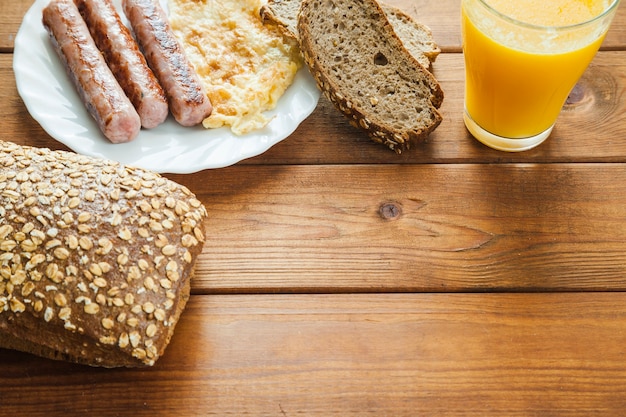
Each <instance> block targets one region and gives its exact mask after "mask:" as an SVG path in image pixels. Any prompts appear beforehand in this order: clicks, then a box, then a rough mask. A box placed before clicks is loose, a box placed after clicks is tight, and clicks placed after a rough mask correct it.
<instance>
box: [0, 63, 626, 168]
mask: <svg viewBox="0 0 626 417" xmlns="http://www.w3.org/2000/svg"><path fill="white" fill-rule="evenodd" d="M11 65H12V61H11V55H0V76H1V77H2V79H5V80H9V81H7V82H4V83H2V84H0V97H3V100H2V101H1V102H0V117H4V118H5V121H4V124H3V128H4V131H3V137H4V139H5V140H10V141H13V142H16V143H21V144H31V145H35V146H47V147H52V148H54V149H67V147H65V146H64V145H61V144H59V143H58V142H56V141H54V140H52V139H51V138H50V137H49V136H47V134H46V133H45V132H44V131H43V130H42V129H41V127H40V126H39V125H38V124H37V123H36V122H35V121H34V120H33V118H32V117H31V116H30V114H29V113H28V111H27V109H26V107H25V105H24V103H23V102H22V100H21V98H20V97H19V95H18V92H17V89H16V86H15V81H14V78H13V70H12V67H11ZM463 68H464V67H463V58H462V55H460V54H444V55H443V56H441V58H439V60H438V61H437V64H436V67H435V69H434V72H435V74H436V75H437V77H438V79H439V80H440V82H441V84H442V86H443V89H444V91H445V94H446V98H445V100H444V104H443V106H442V108H441V112H442V114H443V116H444V121H443V122H442V123H441V125H440V126H439V127H438V128H437V130H436V131H435V132H434V133H433V134H432V135H431V136H430V138H429V140H428V142H427V143H425V144H422V145H418V146H416V147H414V148H413V149H411V150H410V151H408V152H406V153H404V154H403V155H400V156H398V155H396V154H395V153H393V152H391V151H389V150H388V149H386V148H385V147H383V146H381V145H378V144H375V143H374V142H372V141H371V140H370V139H368V138H367V137H366V136H365V135H364V134H363V133H362V132H361V131H360V130H357V129H355V128H353V127H352V126H350V125H349V124H348V122H347V120H346V119H345V118H344V117H343V116H342V115H341V114H340V113H339V112H338V111H337V110H335V108H334V107H333V106H332V105H331V104H330V102H329V101H328V100H326V99H325V98H322V99H321V100H320V102H319V104H318V107H317V109H316V110H315V111H314V112H313V114H312V115H311V117H309V118H308V119H307V120H305V121H304V123H302V125H300V127H299V128H298V129H297V130H296V131H295V132H294V134H292V135H291V136H289V137H288V138H286V139H285V140H284V141H282V142H281V143H279V144H277V145H275V146H274V147H273V148H271V149H270V150H269V151H268V152H266V153H264V154H262V155H260V156H258V157H255V158H251V159H248V160H245V161H242V162H241V163H240V164H242V165H247V164H254V165H259V164H271V165H275V164H289V165H291V164H306V165H312V164H362V163H382V164H412V163H418V164H423V163H502V162H532V163H539V162H569V161H576V162H582V161H586V162H626V140H620V139H619V138H623V137H626V122H625V120H626V101H625V100H623V95H622V92H623V91H624V90H625V89H626V52H602V53H600V54H599V55H598V56H597V57H596V59H595V60H594V62H593V63H592V65H591V67H590V68H589V70H588V71H587V72H586V73H585V75H584V77H583V78H582V80H581V82H580V84H579V88H578V89H577V90H576V96H575V97H574V98H575V99H573V100H570V103H569V104H568V105H566V107H565V108H564V110H563V112H562V113H561V115H560V117H559V120H558V121H557V126H556V128H555V130H554V132H553V134H552V135H551V137H550V138H549V139H548V140H547V141H546V142H545V143H544V144H543V145H542V146H539V147H537V148H535V149H533V150H530V151H528V152H521V153H506V152H500V151H496V150H493V149H489V148H487V147H486V146H484V145H482V144H480V143H479V142H478V141H476V140H474V139H473V138H472V137H471V136H470V135H469V133H468V132H467V130H466V129H465V126H464V124H463V118H462V112H463V85H464V73H463ZM103 140H104V139H103Z"/></svg>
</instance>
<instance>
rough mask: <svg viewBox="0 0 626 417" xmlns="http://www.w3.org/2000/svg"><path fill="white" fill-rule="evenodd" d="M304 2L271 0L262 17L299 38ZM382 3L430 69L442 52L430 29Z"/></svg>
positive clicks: (405, 41) (400, 33)
mask: <svg viewBox="0 0 626 417" xmlns="http://www.w3.org/2000/svg"><path fill="white" fill-rule="evenodd" d="M301 3H302V0H268V1H267V3H266V4H265V5H263V6H262V7H261V10H260V13H261V19H262V20H263V22H265V23H273V24H275V25H277V26H278V27H279V28H280V30H281V31H282V32H283V35H284V36H286V37H288V38H291V39H297V38H298V27H297V25H298V12H299V11H300V4H301ZM380 6H381V7H382V9H383V11H384V12H385V15H386V17H387V19H388V20H389V22H390V23H391V25H392V26H393V29H394V31H395V32H396V34H397V35H398V37H399V38H400V39H401V40H402V43H403V44H404V46H405V47H406V49H408V50H409V52H410V53H411V54H413V56H414V57H415V59H417V61H418V62H419V63H420V64H422V66H424V67H425V68H427V69H429V68H430V66H431V63H432V62H435V60H436V59H437V56H438V55H439V54H440V53H441V49H440V48H439V46H438V45H437V43H436V42H435V40H434V39H433V34H432V32H431V30H430V28H429V27H428V26H426V25H423V24H421V23H419V22H417V21H416V20H415V19H413V17H411V16H410V15H408V14H406V13H405V12H404V11H402V10H400V9H398V8H397V7H394V6H390V5H387V4H383V3H380Z"/></svg>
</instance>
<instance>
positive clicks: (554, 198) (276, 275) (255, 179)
mask: <svg viewBox="0 0 626 417" xmlns="http://www.w3.org/2000/svg"><path fill="white" fill-rule="evenodd" d="M172 178H173V179H175V180H177V181H179V182H183V183H185V184H186V185H187V186H189V187H190V188H191V189H193V190H195V192H196V193H197V194H198V196H199V198H200V199H201V200H202V201H203V202H204V204H205V205H206V207H207V210H208V211H209V213H211V215H210V221H209V224H208V226H207V230H206V235H207V236H208V241H207V243H206V244H205V249H204V251H203V253H202V255H201V257H200V260H199V264H198V278H197V279H196V281H195V282H194V291H196V292H198V293H207V292H240V291H244V292H245V291H255V292H256V291H261V292H268V291H270V292H276V291H287V292H292V291H296V292H309V291H310V292H320V291H321V292H335V291H341V292H354V291H357V292H361V291H464V290H492V291H493V290H507V291H510V290H513V291H519V290H532V291H535V290H540V289H541V290H550V291H555V290H559V291H560V290H603V289H608V288H611V289H616V290H624V289H626V281H625V278H626V238H625V236H626V223H625V222H624V219H626V165H624V164H622V163H619V164H593V163H592V164H580V163H579V164H502V165H480V164H471V165H464V164H458V165H401V166H395V165H362V166H350V165H338V166H282V165H281V166H236V167H231V168H228V169H223V170H215V171H209V172H205V173H204V174H203V175H202V177H201V179H197V180H196V177H191V178H189V177H187V176H183V175H180V176H173V177H172Z"/></svg>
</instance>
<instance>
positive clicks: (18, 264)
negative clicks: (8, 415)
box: [0, 141, 206, 367]
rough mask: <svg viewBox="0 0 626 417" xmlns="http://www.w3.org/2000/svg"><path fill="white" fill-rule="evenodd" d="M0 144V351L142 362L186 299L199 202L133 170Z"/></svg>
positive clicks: (198, 235)
mask: <svg viewBox="0 0 626 417" xmlns="http://www.w3.org/2000/svg"><path fill="white" fill-rule="evenodd" d="M0 146H1V150H0V347H6V348H11V349H18V350H22V351H25V352H29V353H33V354H36V355H39V356H43V357H47V358H51V359H62V360H67V361H71V362H76V363H80V364H86V365H91V366H102V367H120V366H126V367H136V366H147V365H153V364H154V363H155V362H156V361H157V359H158V358H159V357H160V356H161V355H162V354H163V352H164V350H165V348H166V346H167V344H168V343H169V341H170V339H171V337H172V334H173V332H174V328H175V325H176V323H177V322H178V319H179V317H180V315H181V313H182V312H183V310H184V307H185V304H186V302H187V300H188V299H189V292H190V279H191V276H192V274H193V270H194V267H195V262H196V258H197V256H198V254H199V253H200V251H201V250H202V245H203V242H204V222H205V219H206V209H205V208H204V206H203V205H202V203H201V202H200V201H199V200H198V199H197V198H196V197H195V196H194V195H193V194H192V193H191V191H189V190H188V189H187V188H186V187H184V186H182V185H179V184H177V183H175V182H173V181H170V180H168V179H166V178H164V177H162V176H160V175H159V174H156V173H153V172H149V171H146V170H143V169H139V168H133V167H128V166H124V165H121V164H119V163H116V162H113V161H108V160H103V159H98V158H92V157H87V156H82V155H77V154H74V153H71V152H64V151H51V150H49V149H42V148H34V147H27V146H19V145H16V144H13V143H9V142H1V141H0Z"/></svg>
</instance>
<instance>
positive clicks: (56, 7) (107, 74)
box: [42, 0, 141, 143]
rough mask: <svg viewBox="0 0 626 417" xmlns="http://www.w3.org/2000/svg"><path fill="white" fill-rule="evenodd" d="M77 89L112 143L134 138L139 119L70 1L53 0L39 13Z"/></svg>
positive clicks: (139, 123)
mask: <svg viewBox="0 0 626 417" xmlns="http://www.w3.org/2000/svg"><path fill="white" fill-rule="evenodd" d="M42 21H43V25H44V27H45V28H46V30H47V31H48V33H49V35H50V39H51V42H52V45H53V46H54V48H55V50H56V52H57V54H58V55H59V57H60V59H61V61H62V62H63V64H64V65H65V68H66V71H67V73H68V74H69V76H70V78H71V80H72V82H73V83H74V85H75V87H76V90H77V91H78V93H79V95H80V96H81V98H82V100H83V102H84V103H85V106H86V107H87V110H88V111H89V113H90V114H91V115H92V117H93V118H94V119H95V121H96V123H97V124H98V127H99V128H100V130H102V133H104V135H105V136H106V137H107V139H109V140H110V141H111V142H113V143H120V142H128V141H130V140H132V139H134V138H135V137H136V136H137V134H138V133H139V130H140V129H141V120H140V118H139V115H138V114H137V111H136V110H135V108H134V107H133V105H132V103H131V102H130V100H129V99H128V97H127V96H126V94H124V91H123V90H122V87H120V85H119V83H118V82H117V80H116V79H115V77H114V76H113V73H112V72H111V70H110V69H109V67H108V66H107V64H106V62H105V61H104V58H103V57H102V54H101V53H100V51H99V50H98V47H97V46H96V44H95V43H94V41H93V39H92V37H91V35H90V34H89V29H88V28H87V25H86V24H85V22H84V20H83V19H82V17H81V16H80V13H79V12H78V9H77V8H76V5H75V4H74V2H73V0H52V1H51V2H50V3H49V4H48V6H46V7H45V8H44V10H43V13H42Z"/></svg>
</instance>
